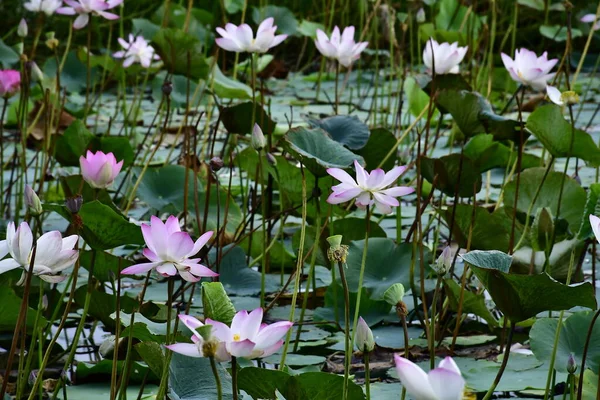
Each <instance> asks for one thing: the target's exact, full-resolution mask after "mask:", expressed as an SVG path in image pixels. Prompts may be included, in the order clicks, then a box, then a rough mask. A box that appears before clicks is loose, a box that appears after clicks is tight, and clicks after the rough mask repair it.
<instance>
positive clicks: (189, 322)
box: [166, 314, 231, 362]
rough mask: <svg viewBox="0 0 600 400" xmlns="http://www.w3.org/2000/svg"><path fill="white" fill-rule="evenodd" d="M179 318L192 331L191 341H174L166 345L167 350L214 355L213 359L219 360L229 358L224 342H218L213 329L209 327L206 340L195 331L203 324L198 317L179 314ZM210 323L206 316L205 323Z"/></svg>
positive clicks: (197, 355) (192, 354)
mask: <svg viewBox="0 0 600 400" xmlns="http://www.w3.org/2000/svg"><path fill="white" fill-rule="evenodd" d="M179 320H180V321H181V322H183V324H184V325H185V326H187V327H188V328H189V329H190V330H191V331H192V343H174V344H172V345H169V346H166V347H167V348H168V349H169V350H171V351H174V352H175V353H179V354H183V355H185V356H189V357H214V358H215V360H217V361H220V362H223V361H229V360H230V359H231V356H230V355H229V353H227V347H226V346H225V342H220V341H219V340H218V338H216V337H215V336H214V335H213V329H211V337H210V338H209V339H208V340H206V339H204V338H203V337H202V335H200V333H198V331H197V329H198V328H201V327H203V326H205V325H204V324H203V323H202V322H200V321H198V319H196V318H194V317H192V316H190V315H185V314H179ZM212 324H213V321H212V320H211V319H210V318H207V319H206V325H211V326H212Z"/></svg>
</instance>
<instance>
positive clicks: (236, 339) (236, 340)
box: [233, 333, 241, 342]
mask: <svg viewBox="0 0 600 400" xmlns="http://www.w3.org/2000/svg"><path fill="white" fill-rule="evenodd" d="M240 339H241V337H240V334H239V333H236V334H235V335H233V341H234V342H239V341H240Z"/></svg>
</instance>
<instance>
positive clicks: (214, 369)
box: [209, 357, 223, 400]
mask: <svg viewBox="0 0 600 400" xmlns="http://www.w3.org/2000/svg"><path fill="white" fill-rule="evenodd" d="M209 360H210V368H211V369H212V373H213V375H214V376H215V385H216V386H217V400H221V399H223V388H222V387H221V378H220V377H219V371H218V370H217V363H216V362H215V358H214V357H209Z"/></svg>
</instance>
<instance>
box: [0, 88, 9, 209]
mask: <svg viewBox="0 0 600 400" xmlns="http://www.w3.org/2000/svg"><path fill="white" fill-rule="evenodd" d="M7 107H8V97H5V98H4V103H3V104H2V112H1V113H0V171H4V116H5V115H6V109H7ZM3 215H4V179H3V178H2V177H0V218H2V216H3Z"/></svg>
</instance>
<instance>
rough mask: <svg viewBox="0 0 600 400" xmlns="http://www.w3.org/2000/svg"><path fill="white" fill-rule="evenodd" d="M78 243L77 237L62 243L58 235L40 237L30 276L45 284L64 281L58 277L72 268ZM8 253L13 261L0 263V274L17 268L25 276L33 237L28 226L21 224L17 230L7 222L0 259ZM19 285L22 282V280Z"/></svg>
mask: <svg viewBox="0 0 600 400" xmlns="http://www.w3.org/2000/svg"><path fill="white" fill-rule="evenodd" d="M78 240H79V236H77V235H71V236H68V237H66V238H64V239H63V237H62V235H61V233H60V232H59V231H51V232H48V233H45V234H43V235H42V236H40V238H39V239H38V240H37V243H36V245H35V246H36V250H35V259H34V264H33V274H34V275H37V276H38V277H39V278H40V279H42V280H44V281H46V282H52V283H56V282H61V281H63V280H65V278H66V277H65V276H64V275H60V273H61V272H62V271H64V270H65V269H67V268H69V267H72V266H73V264H75V261H77V257H78V255H79V252H78V251H77V250H73V248H74V247H75V243H77V241H78ZM7 253H10V256H11V257H12V258H7V259H6V260H2V261H0V274H1V273H4V272H7V271H11V270H13V269H15V268H19V267H21V268H23V269H24V270H25V271H24V274H25V272H26V271H29V268H30V263H31V257H32V254H33V234H32V233H31V229H30V228H29V224H27V222H21V224H20V225H19V227H18V228H16V229H15V224H14V222H9V224H8V226H7V228H6V240H3V241H0V258H2V257H4V256H5V255H6V254H7ZM24 274H23V277H24ZM20 282H23V278H21V281H20Z"/></svg>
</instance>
